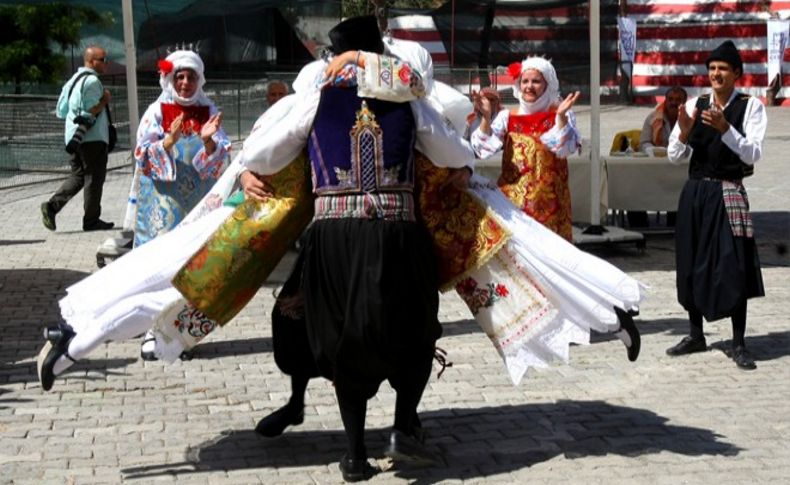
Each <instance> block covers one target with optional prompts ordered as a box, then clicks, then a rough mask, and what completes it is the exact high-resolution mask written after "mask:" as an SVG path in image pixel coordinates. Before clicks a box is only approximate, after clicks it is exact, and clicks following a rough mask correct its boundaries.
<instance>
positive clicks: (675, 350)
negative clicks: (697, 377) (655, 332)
mask: <svg viewBox="0 0 790 485" xmlns="http://www.w3.org/2000/svg"><path fill="white" fill-rule="evenodd" d="M706 350H708V344H707V343H706V342H705V337H701V338H694V337H692V336H690V335H687V336H685V337H683V340H681V341H680V342H678V344H677V345H675V346H672V347H670V348H668V349H667V355H671V356H673V357H676V356H678V355H686V354H693V353H694V352H705V351H706Z"/></svg>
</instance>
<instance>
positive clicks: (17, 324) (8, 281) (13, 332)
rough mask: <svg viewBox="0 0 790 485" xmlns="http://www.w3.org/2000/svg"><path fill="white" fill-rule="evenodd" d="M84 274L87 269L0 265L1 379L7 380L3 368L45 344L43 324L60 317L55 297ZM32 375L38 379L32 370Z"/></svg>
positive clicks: (31, 355)
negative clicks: (6, 267) (5, 267)
mask: <svg viewBox="0 0 790 485" xmlns="http://www.w3.org/2000/svg"><path fill="white" fill-rule="evenodd" d="M86 276H88V273H85V272H82V271H73V270H69V269H49V268H41V269H0V308H2V309H3V310H2V311H3V317H2V318H0V332H2V335H4V338H2V339H0V368H2V369H3V371H2V373H0V383H4V381H6V379H3V378H2V374H3V373H5V369H9V370H11V371H12V372H14V371H13V368H14V366H18V365H17V364H15V363H17V362H21V361H23V360H27V359H30V358H33V357H35V356H36V355H37V354H38V351H39V350H40V349H41V347H42V346H43V345H44V337H43V331H44V328H45V327H46V326H48V325H53V324H55V323H57V322H59V321H61V319H60V309H59V308H58V300H59V299H60V298H62V297H63V296H65V295H66V288H68V287H69V286H71V285H73V284H74V283H76V282H77V281H79V280H81V279H83V278H85V277H86ZM10 336H13V338H10ZM21 365H29V363H28V364H21ZM34 367H35V366H34ZM33 370H34V371H35V369H33ZM14 373H15V372H14ZM31 379H33V380H35V379H37V378H36V377H35V374H33V375H31Z"/></svg>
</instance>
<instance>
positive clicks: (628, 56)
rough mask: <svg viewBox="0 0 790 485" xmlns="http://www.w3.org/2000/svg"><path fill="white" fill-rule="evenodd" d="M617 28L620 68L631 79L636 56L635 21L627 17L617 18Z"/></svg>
mask: <svg viewBox="0 0 790 485" xmlns="http://www.w3.org/2000/svg"><path fill="white" fill-rule="evenodd" d="M617 27H618V31H619V32H620V40H619V41H618V44H619V46H620V68H621V69H623V70H624V71H625V73H626V74H627V75H628V79H631V74H632V73H633V69H634V57H635V55H636V20H634V19H632V18H628V17H617Z"/></svg>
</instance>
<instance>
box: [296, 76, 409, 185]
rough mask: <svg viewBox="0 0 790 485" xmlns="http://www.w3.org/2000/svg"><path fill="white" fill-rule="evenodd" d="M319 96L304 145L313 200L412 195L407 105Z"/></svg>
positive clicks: (341, 93) (333, 92)
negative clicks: (306, 142)
mask: <svg viewBox="0 0 790 485" xmlns="http://www.w3.org/2000/svg"><path fill="white" fill-rule="evenodd" d="M356 93H357V91H356V88H355V87H353V88H343V87H330V88H326V89H324V90H323V91H322V93H321V100H320V102H319V104H318V110H317V112H316V116H315V121H314V122H313V128H312V131H311V132H310V139H309V141H308V152H309V156H310V162H311V167H312V177H313V190H314V192H315V193H316V194H317V195H338V194H364V193H377V192H411V191H412V189H413V187H414V143H415V137H416V129H415V122H414V115H413V114H412V111H411V106H410V105H409V103H392V102H388V101H380V100H376V99H369V98H359V97H357V94H356Z"/></svg>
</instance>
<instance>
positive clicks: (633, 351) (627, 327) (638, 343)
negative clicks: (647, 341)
mask: <svg viewBox="0 0 790 485" xmlns="http://www.w3.org/2000/svg"><path fill="white" fill-rule="evenodd" d="M614 312H615V313H616V314H617V319H618V320H619V321H620V329H619V330H618V331H617V332H615V335H617V338H619V339H620V340H622V341H623V343H624V344H625V348H626V351H627V352H628V360H630V361H631V362H634V361H636V359H637V358H639V351H640V350H641V348H642V337H641V336H640V334H639V329H638V328H636V324H634V319H633V317H631V314H630V313H628V312H627V311H625V310H623V309H621V308H617V307H615V309H614Z"/></svg>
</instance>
